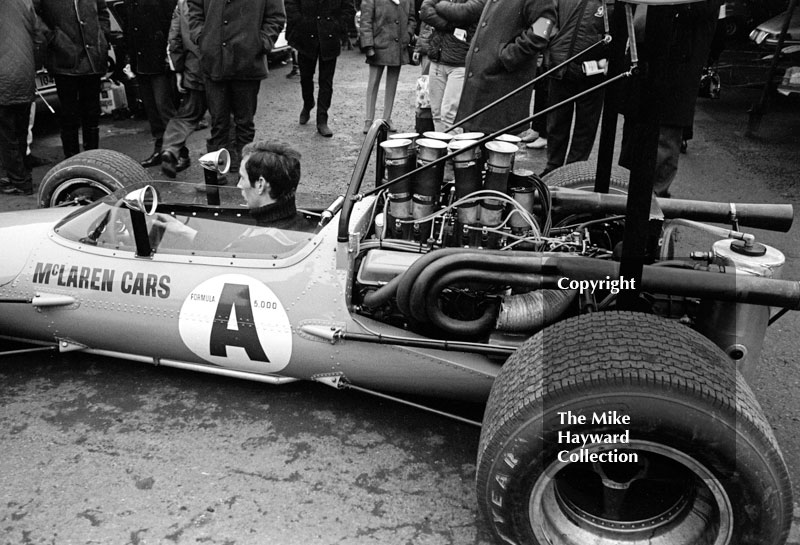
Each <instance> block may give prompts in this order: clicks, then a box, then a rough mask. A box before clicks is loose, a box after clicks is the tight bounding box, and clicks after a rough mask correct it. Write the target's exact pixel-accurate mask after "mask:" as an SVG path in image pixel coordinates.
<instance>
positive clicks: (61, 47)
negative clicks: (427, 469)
mask: <svg viewBox="0 0 800 545" xmlns="http://www.w3.org/2000/svg"><path fill="white" fill-rule="evenodd" d="M34 6H35V7H36V12H37V13H38V14H39V17H41V20H42V22H43V24H44V31H45V40H46V43H47V54H46V58H45V67H46V68H47V71H48V72H49V73H50V74H52V75H53V79H54V80H55V82H56V92H57V94H58V100H59V102H60V104H61V146H62V148H63V150H64V157H65V158H66V157H72V156H73V155H75V154H77V153H79V152H80V151H81V148H80V142H79V140H78V132H79V130H81V132H82V133H83V149H87V150H88V149H97V148H98V147H99V145H100V78H101V77H102V76H103V75H105V73H106V71H107V69H108V39H109V36H110V34H111V23H110V22H109V21H110V19H109V18H110V16H109V14H108V7H107V6H106V1H105V0H34Z"/></svg>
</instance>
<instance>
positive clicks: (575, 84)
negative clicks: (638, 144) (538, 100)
mask: <svg viewBox="0 0 800 545" xmlns="http://www.w3.org/2000/svg"><path fill="white" fill-rule="evenodd" d="M604 12H605V5H604V2H603V1H601V0H558V25H559V28H560V30H559V31H558V35H557V36H556V37H555V38H553V39H552V40H551V41H550V47H548V49H547V52H548V64H549V65H550V66H555V65H557V64H560V63H562V62H564V61H565V60H567V59H568V58H570V57H572V56H574V55H577V54H578V53H580V52H581V51H583V50H584V49H586V48H587V47H589V46H591V45H594V44H596V43H597V42H598V41H600V40H601V39H603V34H604V33H605V26H604V23H603V18H604V16H605V13H604ZM605 55H606V52H605V48H604V47H597V48H595V49H593V50H592V51H591V52H590V53H589V54H588V55H584V56H582V57H580V58H578V60H574V61H572V62H571V63H569V64H568V65H567V66H565V67H564V68H562V69H561V70H559V71H558V72H556V73H555V74H552V75H551V76H550V81H549V88H548V100H549V101H550V103H551V104H558V103H559V102H562V101H564V100H567V99H569V98H571V97H574V96H575V95H577V94H579V93H582V92H584V91H586V90H587V89H590V88H592V87H594V86H595V85H597V84H598V83H601V82H602V81H603V79H604V74H603V73H602V72H601V73H600V74H596V75H591V74H587V73H585V72H584V70H583V62H584V61H588V60H599V59H602V58H603V57H605ZM604 97H605V92H604V90H602V89H600V90H598V91H594V92H592V93H589V94H587V95H584V96H582V97H580V98H578V99H577V100H575V101H573V102H570V103H569V104H567V105H565V106H562V107H561V108H558V109H555V110H553V111H551V112H550V113H548V114H547V166H546V167H545V169H544V172H543V173H542V175H543V176H544V175H545V174H547V173H548V172H550V171H552V170H555V169H557V168H558V167H560V166H563V165H565V164H569V163H574V162H576V161H585V160H586V159H588V158H589V153H591V151H592V146H593V145H594V138H595V135H596V134H597V125H598V124H599V123H600V113H601V112H602V111H603V98H604ZM573 122H574V126H573ZM570 130H571V131H572V142H570ZM567 149H569V155H567Z"/></svg>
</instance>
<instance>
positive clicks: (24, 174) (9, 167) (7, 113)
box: [0, 102, 31, 186]
mask: <svg viewBox="0 0 800 545" xmlns="http://www.w3.org/2000/svg"><path fill="white" fill-rule="evenodd" d="M29 115H30V103H29V102H24V103H22V104H11V105H8V106H0V161H2V165H3V168H4V169H5V171H6V175H7V176H8V180H9V181H10V182H11V183H12V184H14V185H16V186H26V185H27V186H30V184H31V170H30V169H29V168H27V167H26V166H25V161H24V158H25V146H26V136H27V132H28V119H29Z"/></svg>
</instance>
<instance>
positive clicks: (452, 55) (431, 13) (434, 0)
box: [419, 0, 485, 66]
mask: <svg viewBox="0 0 800 545" xmlns="http://www.w3.org/2000/svg"><path fill="white" fill-rule="evenodd" d="M440 1H441V0H423V1H422V5H421V6H420V9H419V15H420V19H422V21H424V22H425V23H427V24H428V25H430V26H431V27H433V32H432V33H431V35H430V38H429V39H428V58H430V60H432V61H433V62H438V63H441V64H447V65H449V66H464V64H465V63H466V60H467V52H468V51H469V42H470V41H471V40H472V36H473V34H475V26H476V25H477V24H478V19H480V17H481V12H482V11H483V6H484V4H485V1H484V0H477V1H474V2H470V3H469V4H468V5H467V0H452V3H453V4H465V6H464V9H463V10H462V13H459V15H460V16H461V18H462V19H461V20H459V21H458V23H456V22H455V21H451V20H449V19H446V18H444V17H442V16H441V15H440V14H439V13H438V12H437V11H436V4H438V3H439V2H440ZM470 18H471V20H470ZM457 28H461V29H463V30H464V31H466V37H465V39H464V40H459V39H458V38H456V36H455V34H454V31H455V30H456V29H457Z"/></svg>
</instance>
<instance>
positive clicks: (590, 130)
mask: <svg viewBox="0 0 800 545" xmlns="http://www.w3.org/2000/svg"><path fill="white" fill-rule="evenodd" d="M592 86H593V85H586V86H582V87H583V88H582V89H580V91H583V90H584V89H588V88H590V87H592ZM604 97H605V92H604V91H603V89H599V90H597V91H594V92H593V93H589V94H588V95H584V96H583V97H581V98H579V99H578V101H577V102H576V103H575V125H574V127H573V129H572V141H571V143H570V145H569V154H568V155H567V164H569V163H575V162H577V161H586V160H587V159H588V158H589V154H590V153H591V152H592V147H593V146H594V139H595V136H597V126H598V124H599V123H600V114H601V113H602V111H603V98H604Z"/></svg>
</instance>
